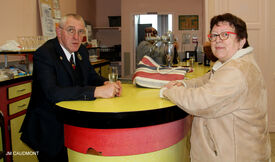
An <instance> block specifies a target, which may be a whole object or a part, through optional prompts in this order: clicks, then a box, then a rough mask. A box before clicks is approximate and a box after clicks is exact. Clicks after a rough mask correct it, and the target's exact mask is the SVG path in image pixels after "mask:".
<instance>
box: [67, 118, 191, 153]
mask: <svg viewBox="0 0 275 162" xmlns="http://www.w3.org/2000/svg"><path fill="white" fill-rule="evenodd" d="M184 122H185V119H181V120H177V121H174V122H170V123H165V124H160V125H154V126H148V127H139V128H126V129H93V128H82V127H76V126H71V125H66V124H65V125H64V133H65V145H66V147H68V148H70V149H72V150H74V151H77V152H81V153H87V150H88V149H89V148H92V149H94V150H95V151H97V152H99V153H100V154H102V155H103V156H124V155H136V154H143V153H148V152H153V151H158V150H161V149H164V148H167V147H169V146H172V145H174V144H176V143H177V142H179V141H180V140H181V139H182V138H183V137H184V136H185V133H186V131H185V129H187V130H189V129H190V128H186V127H185V124H184Z"/></svg>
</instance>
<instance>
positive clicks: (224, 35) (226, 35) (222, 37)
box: [208, 32, 237, 42]
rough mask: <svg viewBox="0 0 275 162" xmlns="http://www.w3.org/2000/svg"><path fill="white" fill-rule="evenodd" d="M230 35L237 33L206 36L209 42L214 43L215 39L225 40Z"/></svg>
mask: <svg viewBox="0 0 275 162" xmlns="http://www.w3.org/2000/svg"><path fill="white" fill-rule="evenodd" d="M230 34H237V33H234V32H221V33H220V34H208V39H209V40H210V41H211V42H214V41H216V40H217V37H218V36H219V37H220V39H221V40H226V39H228V38H229V35H230Z"/></svg>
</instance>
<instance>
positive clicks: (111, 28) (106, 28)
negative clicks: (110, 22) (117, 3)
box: [93, 27, 121, 31]
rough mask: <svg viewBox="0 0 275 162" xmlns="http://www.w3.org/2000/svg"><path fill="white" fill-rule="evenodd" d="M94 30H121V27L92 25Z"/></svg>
mask: <svg viewBox="0 0 275 162" xmlns="http://www.w3.org/2000/svg"><path fill="white" fill-rule="evenodd" d="M93 29H94V30H118V31H121V27H94V28H93Z"/></svg>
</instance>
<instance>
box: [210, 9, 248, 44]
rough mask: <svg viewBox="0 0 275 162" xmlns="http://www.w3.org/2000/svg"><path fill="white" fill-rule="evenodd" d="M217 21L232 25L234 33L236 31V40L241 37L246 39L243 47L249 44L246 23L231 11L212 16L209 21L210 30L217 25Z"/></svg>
mask: <svg viewBox="0 0 275 162" xmlns="http://www.w3.org/2000/svg"><path fill="white" fill-rule="evenodd" d="M219 22H228V23H229V25H230V26H233V27H234V28H235V33H237V38H238V40H241V39H243V38H245V39H246V42H245V44H244V46H243V48H246V47H248V46H249V44H248V34H247V28H246V23H245V22H244V21H243V20H242V19H241V18H239V17H237V16H235V15H233V14H231V13H225V14H222V15H217V16H214V17H213V18H212V19H211V22H210V32H211V31H212V29H213V27H214V26H215V25H218V23H219Z"/></svg>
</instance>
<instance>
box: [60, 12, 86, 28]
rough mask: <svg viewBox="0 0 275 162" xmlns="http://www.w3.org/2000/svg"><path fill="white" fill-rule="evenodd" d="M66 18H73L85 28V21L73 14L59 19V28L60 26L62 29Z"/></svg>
mask: <svg viewBox="0 0 275 162" xmlns="http://www.w3.org/2000/svg"><path fill="white" fill-rule="evenodd" d="M68 17H73V18H74V19H76V20H80V21H82V22H83V24H84V26H85V21H84V19H83V18H82V17H81V16H80V15H78V14H74V13H69V14H66V15H65V16H63V17H62V18H61V20H60V21H59V26H60V27H61V28H63V27H64V25H65V24H66V22H67V18H68Z"/></svg>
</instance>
